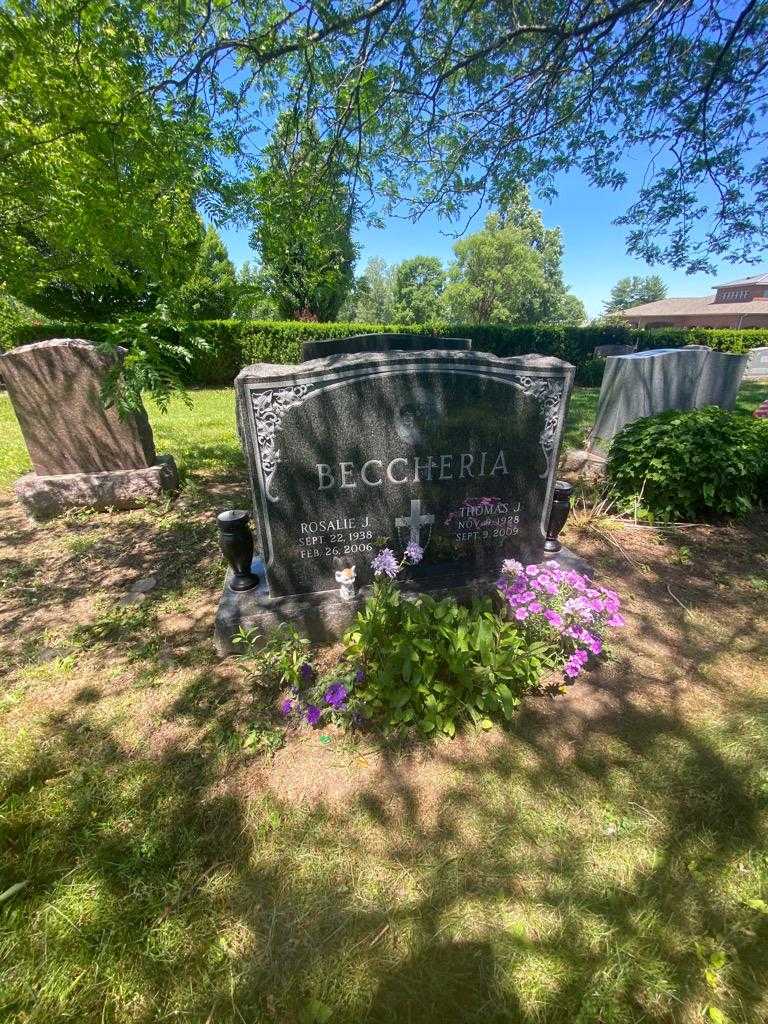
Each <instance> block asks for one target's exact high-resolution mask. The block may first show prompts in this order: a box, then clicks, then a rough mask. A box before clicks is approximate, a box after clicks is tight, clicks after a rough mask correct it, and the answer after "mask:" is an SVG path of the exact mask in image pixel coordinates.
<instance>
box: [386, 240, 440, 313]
mask: <svg viewBox="0 0 768 1024" xmlns="http://www.w3.org/2000/svg"><path fill="white" fill-rule="evenodd" d="M444 289H445V271H444V270H443V265H442V263H441V262H440V260H439V259H438V258H437V257H436V256H414V257H413V259H410V260H403V262H402V263H399V264H398V265H397V266H396V267H395V281H394V299H395V310H394V319H395V321H396V322H397V323H402V324H431V323H437V322H438V321H439V320H440V314H441V308H440V299H441V296H442V294H443V291H444Z"/></svg>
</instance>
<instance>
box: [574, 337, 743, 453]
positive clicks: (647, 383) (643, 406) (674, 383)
mask: <svg viewBox="0 0 768 1024" xmlns="http://www.w3.org/2000/svg"><path fill="white" fill-rule="evenodd" d="M745 362H746V357H745V356H738V355H731V354H730V353H726V352H715V351H713V350H712V349H710V348H707V347H706V346H704V345H689V346H687V347H686V348H668V349H649V350H648V351H646V352H635V353H632V354H630V355H623V356H609V357H608V359H607V360H606V366H605V374H604V376H603V383H602V387H601V389H600V399H599V402H598V407H597V415H596V418H595V425H594V427H593V429H592V435H591V436H592V443H593V444H595V443H599V442H600V441H602V442H609V441H611V440H612V439H613V438H614V437H615V435H616V434H617V433H618V432H619V431H620V430H621V428H622V427H624V426H625V425H626V424H627V423H633V422H634V421H635V420H638V419H641V418H642V417H644V416H655V415H656V414H657V413H661V412H666V411H667V410H668V409H698V408H701V407H703V406H705V405H719V406H721V407H722V408H724V409H732V408H733V406H734V404H735V401H736V395H737V392H738V389H739V384H740V383H741V378H742V375H743V372H744V365H745Z"/></svg>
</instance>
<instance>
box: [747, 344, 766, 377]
mask: <svg viewBox="0 0 768 1024" xmlns="http://www.w3.org/2000/svg"><path fill="white" fill-rule="evenodd" d="M744 376H745V377H746V378H748V379H749V380H755V379H757V378H759V377H768V346H762V347H760V348H753V349H751V350H750V351H749V352H748V353H747V367H746V369H745V370H744Z"/></svg>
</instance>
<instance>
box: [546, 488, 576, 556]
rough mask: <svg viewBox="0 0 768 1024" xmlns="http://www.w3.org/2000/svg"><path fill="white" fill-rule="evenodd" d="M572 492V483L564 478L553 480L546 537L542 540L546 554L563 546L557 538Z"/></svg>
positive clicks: (568, 507)
mask: <svg viewBox="0 0 768 1024" xmlns="http://www.w3.org/2000/svg"><path fill="white" fill-rule="evenodd" d="M572 493H573V484H569V483H568V482H567V481H565V480H556V481H555V494H554V497H553V499H552V511H551V512H550V513H549V527H548V529H547V539H546V540H545V542H544V551H545V552H546V553H547V554H554V553H555V552H556V551H560V549H561V548H562V546H563V545H562V544H561V543H560V541H559V540H558V539H557V538H558V535H559V533H560V531H561V530H562V528H563V527H564V526H565V521H566V519H567V518H568V513H569V512H570V511H571V494H572Z"/></svg>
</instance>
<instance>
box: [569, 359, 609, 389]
mask: <svg viewBox="0 0 768 1024" xmlns="http://www.w3.org/2000/svg"><path fill="white" fill-rule="evenodd" d="M604 373H605V360H604V359H597V358H594V357H593V358H590V359H586V360H585V361H584V362H583V363H581V364H580V365H577V366H576V383H577V384H579V385H580V386H581V387H583V388H599V387H600V385H601V384H602V383H603V374H604Z"/></svg>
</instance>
